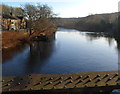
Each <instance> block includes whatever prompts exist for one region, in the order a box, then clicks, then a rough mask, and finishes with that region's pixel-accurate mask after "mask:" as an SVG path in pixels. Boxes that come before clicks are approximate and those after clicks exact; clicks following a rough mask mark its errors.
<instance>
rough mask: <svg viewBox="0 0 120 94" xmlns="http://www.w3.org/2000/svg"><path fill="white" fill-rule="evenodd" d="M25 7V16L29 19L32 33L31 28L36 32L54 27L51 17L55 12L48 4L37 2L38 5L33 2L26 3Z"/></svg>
mask: <svg viewBox="0 0 120 94" xmlns="http://www.w3.org/2000/svg"><path fill="white" fill-rule="evenodd" d="M23 9H24V13H25V16H26V17H27V19H28V28H29V29H30V34H31V28H32V29H33V30H34V31H35V32H45V31H47V30H49V29H51V28H54V25H53V23H52V21H51V18H52V17H53V16H54V15H55V14H54V13H53V12H52V9H51V8H50V7H49V6H48V5H41V4H37V6H35V5H32V4H26V5H24V8H23Z"/></svg>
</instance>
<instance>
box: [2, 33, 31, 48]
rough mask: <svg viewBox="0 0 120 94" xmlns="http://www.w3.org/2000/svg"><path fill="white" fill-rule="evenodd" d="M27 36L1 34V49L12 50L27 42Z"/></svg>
mask: <svg viewBox="0 0 120 94" xmlns="http://www.w3.org/2000/svg"><path fill="white" fill-rule="evenodd" d="M28 38H29V34H28V33H26V32H12V31H10V32H3V33H2V49H8V48H13V47H15V46H17V45H20V44H21V43H22V42H25V41H27V40H28Z"/></svg>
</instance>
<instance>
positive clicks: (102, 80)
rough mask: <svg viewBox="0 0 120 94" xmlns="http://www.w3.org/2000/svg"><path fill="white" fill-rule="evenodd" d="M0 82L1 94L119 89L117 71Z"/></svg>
mask: <svg viewBox="0 0 120 94" xmlns="http://www.w3.org/2000/svg"><path fill="white" fill-rule="evenodd" d="M1 82H2V87H1V88H2V92H3V94H4V93H6V94H59V93H60V94H80V93H82V94H85V93H86V94H89V93H90V94H93V93H96V92H99V94H104V93H106V92H109V93H110V92H111V91H112V90H114V89H120V77H119V72H118V71H102V72H84V73H65V74H31V75H25V76H11V77H3V78H2V81H1ZM88 92H89V93H88Z"/></svg>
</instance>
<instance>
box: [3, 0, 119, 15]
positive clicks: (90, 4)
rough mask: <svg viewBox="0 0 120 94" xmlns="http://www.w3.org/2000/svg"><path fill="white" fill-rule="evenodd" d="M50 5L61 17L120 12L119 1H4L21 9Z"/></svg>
mask: <svg viewBox="0 0 120 94" xmlns="http://www.w3.org/2000/svg"><path fill="white" fill-rule="evenodd" d="M26 2H27V3H29V2H31V4H36V3H38V2H40V3H43V4H48V6H50V7H52V9H53V11H54V12H55V13H57V14H59V15H58V16H59V17H84V16H88V15H90V14H101V13H112V12H117V11H118V2H119V0H46V1H45V0H24V1H23V0H3V1H2V3H3V4H7V5H10V6H14V7H19V6H20V5H23V4H25V3H26Z"/></svg>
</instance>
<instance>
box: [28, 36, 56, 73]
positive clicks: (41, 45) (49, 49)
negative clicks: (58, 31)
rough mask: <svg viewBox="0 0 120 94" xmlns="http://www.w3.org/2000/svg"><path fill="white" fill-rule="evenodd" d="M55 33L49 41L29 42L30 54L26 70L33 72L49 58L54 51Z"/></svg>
mask: <svg viewBox="0 0 120 94" xmlns="http://www.w3.org/2000/svg"><path fill="white" fill-rule="evenodd" d="M54 40H55V35H53V36H52V37H51V39H50V40H49V41H46V42H45V41H34V42H32V43H31V44H30V54H29V57H28V62H27V64H26V71H29V72H30V73H31V72H34V71H35V70H37V69H39V70H40V68H41V67H42V66H43V65H44V64H45V63H46V62H47V61H48V60H49V58H50V57H51V56H52V53H53V52H54V51H55V43H54Z"/></svg>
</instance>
